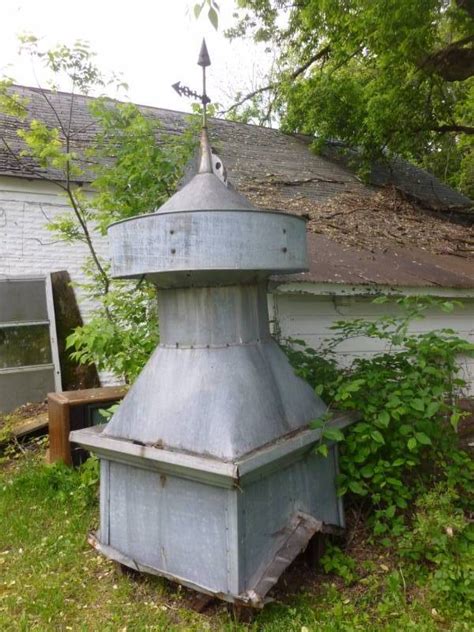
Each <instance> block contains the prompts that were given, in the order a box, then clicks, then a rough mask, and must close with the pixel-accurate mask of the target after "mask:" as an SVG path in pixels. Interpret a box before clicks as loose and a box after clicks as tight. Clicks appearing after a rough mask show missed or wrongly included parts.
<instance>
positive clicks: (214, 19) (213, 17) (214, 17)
mask: <svg viewBox="0 0 474 632" xmlns="http://www.w3.org/2000/svg"><path fill="white" fill-rule="evenodd" d="M207 17H208V18H209V20H210V22H211V24H212V26H213V27H214V28H215V29H216V31H217V28H218V26H219V15H218V13H217V11H216V10H215V9H214V8H213V7H211V8H210V9H209V13H208V14H207Z"/></svg>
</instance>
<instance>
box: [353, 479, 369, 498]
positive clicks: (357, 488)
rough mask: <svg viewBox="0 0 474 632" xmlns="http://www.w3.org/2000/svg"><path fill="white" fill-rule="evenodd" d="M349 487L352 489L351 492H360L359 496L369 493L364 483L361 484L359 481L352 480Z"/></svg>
mask: <svg viewBox="0 0 474 632" xmlns="http://www.w3.org/2000/svg"><path fill="white" fill-rule="evenodd" d="M349 489H350V490H351V492H353V493H354V494H358V495H359V496H366V495H367V489H366V488H365V487H364V486H363V485H361V484H360V483H359V482H358V481H350V482H349Z"/></svg>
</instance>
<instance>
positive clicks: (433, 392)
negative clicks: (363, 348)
mask: <svg viewBox="0 0 474 632" xmlns="http://www.w3.org/2000/svg"><path fill="white" fill-rule="evenodd" d="M378 302H381V301H378ZM398 303H399V305H400V306H401V308H402V315H401V316H400V317H398V318H395V317H393V316H389V317H384V318H381V319H379V320H377V321H375V322H372V321H366V320H361V319H360V320H352V321H339V322H337V323H335V324H334V326H333V327H332V329H333V332H334V336H333V337H332V339H331V340H330V342H329V343H328V344H327V345H326V346H325V347H323V348H322V349H320V350H318V352H316V351H314V350H311V349H308V348H305V347H303V348H301V343H299V348H296V349H295V346H294V343H293V345H292V346H288V345H287V347H286V350H287V353H288V355H289V359H290V361H291V362H292V364H293V366H294V367H295V368H296V370H297V372H298V373H299V374H300V375H301V376H302V377H304V378H305V379H307V380H308V381H309V382H310V383H311V384H312V385H313V386H314V388H315V390H316V392H317V393H318V394H320V395H321V396H322V397H323V399H324V400H325V401H326V402H327V403H329V406H330V410H331V409H340V410H354V411H358V412H359V413H360V414H361V421H359V422H357V423H355V424H353V425H352V426H350V427H348V428H347V429H346V430H345V432H344V435H342V433H341V432H340V431H334V430H333V429H330V428H327V418H323V419H321V420H316V421H315V422H314V424H313V425H314V426H315V427H322V428H323V437H324V438H325V439H327V440H332V441H341V445H340V472H341V473H340V477H339V492H340V493H341V494H347V493H348V492H350V493H351V494H352V495H355V496H357V497H360V498H361V499H363V502H364V503H365V505H366V506H367V507H368V509H369V510H370V512H371V513H370V519H371V522H372V524H373V528H374V533H375V534H376V535H381V534H386V535H387V536H388V535H399V534H401V533H402V532H403V531H404V529H405V525H406V509H407V508H408V506H409V504H410V503H411V502H412V501H413V500H414V499H415V498H416V497H417V496H418V495H419V494H420V493H422V492H423V491H425V490H426V489H428V488H429V487H430V486H431V485H432V484H434V483H435V482H436V481H442V480H447V479H449V480H450V481H451V482H452V484H453V485H454V486H458V487H462V488H465V489H469V485H470V482H471V481H472V473H473V466H472V462H471V460H470V459H469V457H468V455H467V454H466V453H464V452H463V451H462V450H460V449H459V448H458V445H457V435H456V428H457V425H458V422H459V420H460V419H461V417H462V413H461V411H460V410H459V408H458V406H457V404H456V401H457V397H458V396H459V394H460V393H461V391H462V389H463V387H464V386H465V381H464V380H463V378H462V377H461V375H460V368H459V363H458V357H459V354H472V353H473V351H474V346H473V345H472V344H470V343H468V342H466V341H464V340H462V339H460V338H459V337H458V336H456V335H455V333H454V332H453V331H450V330H442V331H432V332H428V333H424V334H419V335H417V334H411V333H409V331H408V330H409V325H410V323H411V322H412V321H413V319H415V318H420V317H421V316H422V314H423V311H424V310H425V309H426V307H427V306H428V305H431V304H432V303H433V301H429V302H427V301H420V300H413V299H410V300H407V299H400V300H399V301H398ZM442 307H443V308H444V309H450V308H451V305H450V304H447V303H443V305H442ZM355 336H365V337H369V338H375V339H378V340H381V341H383V342H384V343H385V344H386V351H384V352H381V353H378V354H375V355H374V356H372V357H370V358H366V357H362V358H356V359H354V360H353V362H352V363H351V365H350V366H349V367H347V368H339V367H338V366H337V364H336V362H335V359H334V358H335V356H334V351H335V349H336V347H337V346H338V345H339V344H340V343H341V342H343V341H345V340H348V339H349V338H352V337H355ZM318 449H319V450H320V451H322V452H323V453H324V448H323V447H322V446H320V447H319V448H318ZM386 543H388V540H386Z"/></svg>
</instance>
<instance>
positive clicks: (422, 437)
mask: <svg viewBox="0 0 474 632" xmlns="http://www.w3.org/2000/svg"><path fill="white" fill-rule="evenodd" d="M415 437H416V440H417V441H418V443H421V444H422V445H431V439H430V438H429V437H428V435H426V434H425V433H424V432H415Z"/></svg>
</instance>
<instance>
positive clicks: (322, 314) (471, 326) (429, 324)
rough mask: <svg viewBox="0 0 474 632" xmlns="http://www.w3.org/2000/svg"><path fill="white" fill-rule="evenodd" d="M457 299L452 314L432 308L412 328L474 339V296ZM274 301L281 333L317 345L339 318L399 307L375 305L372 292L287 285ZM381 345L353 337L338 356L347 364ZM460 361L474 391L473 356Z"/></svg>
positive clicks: (390, 311)
mask: <svg viewBox="0 0 474 632" xmlns="http://www.w3.org/2000/svg"><path fill="white" fill-rule="evenodd" d="M308 289H309V288H308ZM456 300H462V302H463V307H462V308H460V307H456V308H455V310H454V311H453V312H452V313H449V314H447V313H445V312H442V311H440V310H438V309H435V308H430V309H429V310H427V312H426V313H425V314H426V315H425V318H424V319H422V320H418V321H415V322H413V324H412V327H411V331H413V332H416V333H422V332H427V331H431V330H433V329H442V328H449V329H454V330H455V331H456V333H457V334H458V335H459V336H460V337H462V338H464V339H466V340H469V341H470V342H473V343H474V298H466V297H465V298H463V299H461V298H459V297H458V298H457V299H456ZM273 302H274V316H275V318H276V319H277V320H278V323H279V327H280V330H281V335H282V337H284V338H285V337H287V338H295V339H300V340H304V341H305V342H306V344H307V345H308V346H310V347H312V348H314V349H317V348H318V347H319V346H320V345H321V344H322V343H323V342H324V340H327V339H328V338H330V337H331V336H332V332H331V330H330V329H329V327H330V326H331V324H333V323H334V322H335V321H337V320H348V319H354V318H364V319H372V320H375V319H376V318H378V317H380V316H382V315H386V314H395V313H396V312H397V311H398V310H399V307H398V306H397V305H396V304H395V303H393V302H390V303H385V304H383V305H376V304H374V303H373V297H371V296H356V295H354V296H323V295H321V294H310V293H306V294H302V293H293V292H288V293H285V286H280V287H279V288H278V292H277V293H275V294H274V295H273ZM382 349H383V343H382V341H378V340H374V339H371V338H353V339H351V340H348V341H345V342H344V343H343V344H341V345H340V346H339V347H338V349H337V360H338V361H339V362H340V363H341V364H347V363H349V362H350V361H351V360H352V359H353V358H354V357H356V356H361V355H364V356H370V355H373V354H374V353H376V352H379V351H381V350H382ZM460 363H461V365H462V366H463V369H464V372H465V377H466V379H467V380H468V381H469V383H470V394H471V395H474V359H473V358H465V357H463V358H460Z"/></svg>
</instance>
